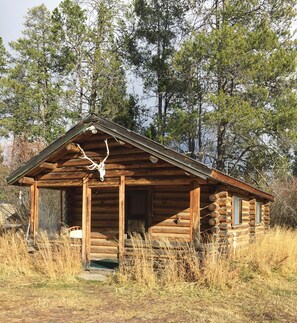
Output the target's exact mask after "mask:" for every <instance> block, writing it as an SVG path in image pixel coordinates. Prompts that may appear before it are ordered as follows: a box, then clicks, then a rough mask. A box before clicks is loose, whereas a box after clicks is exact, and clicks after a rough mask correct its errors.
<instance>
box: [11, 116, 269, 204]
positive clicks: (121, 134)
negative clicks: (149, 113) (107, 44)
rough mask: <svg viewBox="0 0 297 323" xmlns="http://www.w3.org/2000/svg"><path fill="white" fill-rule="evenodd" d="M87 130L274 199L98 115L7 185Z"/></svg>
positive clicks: (191, 171) (22, 169)
mask: <svg viewBox="0 0 297 323" xmlns="http://www.w3.org/2000/svg"><path fill="white" fill-rule="evenodd" d="M90 126H94V127H95V128H96V129H97V130H99V131H102V132H105V133H107V134H109V135H111V136H113V137H115V138H117V139H119V140H122V141H124V142H127V143H129V144H131V145H133V146H135V147H137V148H139V149H142V150H143V151H145V152H147V153H149V154H151V155H153V156H156V157H157V158H160V159H161V160H164V161H166V162H168V163H170V164H172V165H174V166H177V167H179V168H181V169H183V170H184V171H185V172H187V173H189V174H191V175H194V176H197V177H199V178H201V179H204V180H215V181H216V182H220V183H224V184H227V185H230V186H233V187H238V188H240V189H243V190H245V191H248V192H250V193H252V194H255V195H258V196H261V197H262V198H265V199H268V200H270V201H273V200H274V197H273V196H272V195H270V194H268V193H266V192H263V191H261V190H259V189H257V188H255V187H253V186H251V185H249V184H246V183H244V182H242V181H239V180H237V179H235V178H233V177H231V176H229V175H226V174H224V173H221V172H219V171H217V170H215V169H212V168H210V167H208V166H206V165H205V164H203V163H201V162H198V161H197V160H194V159H192V158H190V157H188V156H185V155H183V154H181V153H178V152H176V151H174V150H172V149H170V148H166V147H165V146H163V145H161V144H159V143H157V142H155V141H153V140H151V139H149V138H147V137H144V136H142V135H139V134H137V133H135V132H133V131H131V130H129V129H127V128H125V127H122V126H120V125H118V124H116V123H114V122H112V121H109V120H106V119H103V118H101V117H98V116H97V115H94V114H92V115H90V116H88V117H86V118H85V119H83V120H81V121H80V122H79V123H77V124H76V125H75V126H74V127H73V128H71V129H70V130H69V131H68V132H66V133H65V134H64V135H63V136H61V137H60V138H59V139H57V140H56V141H54V142H53V143H51V144H50V145H49V146H48V147H46V148H45V149H44V150H42V151H41V152H40V153H39V154H38V155H37V156H35V157H34V158H32V159H30V160H29V161H27V162H26V163H25V164H24V165H23V166H21V167H19V168H18V169H16V170H15V171H14V172H13V173H11V174H10V175H9V176H8V177H7V179H6V180H7V184H12V185H13V184H17V183H18V181H19V180H20V179H21V178H22V177H23V176H25V175H26V174H27V173H29V172H30V171H31V170H32V169H34V168H35V167H36V166H38V165H39V164H41V163H42V162H44V161H46V160H47V159H48V158H49V157H50V156H51V155H52V154H53V153H55V152H56V151H57V150H59V149H61V148H63V147H65V146H66V145H67V144H68V143H69V142H71V141H72V140H73V139H74V138H76V137H77V136H78V135H80V134H83V133H84V132H85V131H86V130H87V129H88V128H89V127H90Z"/></svg>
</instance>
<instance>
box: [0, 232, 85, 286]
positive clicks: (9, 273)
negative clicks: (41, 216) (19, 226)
mask: <svg viewBox="0 0 297 323" xmlns="http://www.w3.org/2000/svg"><path fill="white" fill-rule="evenodd" d="M54 240H55V242H54V243H53V242H52V241H50V239H49V237H48V236H47V234H46V233H42V234H41V235H40V236H39V238H38V242H36V247H37V249H38V250H37V251H36V252H34V253H29V252H28V247H27V243H26V241H25V239H24V237H23V235H20V234H16V233H6V234H4V235H2V236H0V279H16V280H17V279H19V278H29V279H30V278H42V279H49V280H63V281H65V280H71V279H74V277H75V276H76V275H77V274H78V273H79V272H80V271H81V256H80V250H78V249H77V247H73V246H71V241H70V239H69V238H68V237H59V238H58V237H56V239H54Z"/></svg>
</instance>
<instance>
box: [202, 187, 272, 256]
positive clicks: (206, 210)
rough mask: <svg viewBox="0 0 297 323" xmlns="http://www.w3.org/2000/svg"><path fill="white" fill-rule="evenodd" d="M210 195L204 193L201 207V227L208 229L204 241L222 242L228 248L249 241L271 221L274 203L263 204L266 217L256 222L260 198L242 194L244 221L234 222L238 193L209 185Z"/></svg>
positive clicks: (266, 227) (221, 244) (262, 231)
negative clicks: (272, 204) (257, 205)
mask: <svg viewBox="0 0 297 323" xmlns="http://www.w3.org/2000/svg"><path fill="white" fill-rule="evenodd" d="M212 190H213V191H214V193H213V194H210V195H209V196H208V199H207V198H206V197H207V195H206V193H204V195H203V196H204V198H202V200H201V201H202V205H203V206H204V207H202V208H201V217H202V218H201V223H202V225H201V229H202V228H203V230H202V232H203V233H206V234H205V235H204V239H203V241H202V242H214V243H218V245H219V246H220V249H221V250H225V251H226V252H228V251H230V250H232V249H233V250H234V249H236V248H237V247H241V246H244V245H247V244H248V243H250V242H252V241H254V240H255V239H256V238H258V237H260V236H261V235H263V234H264V232H265V231H266V230H268V228H269V225H270V204H269V203H267V204H264V203H263V205H262V211H261V212H262V213H261V215H262V221H261V223H256V202H257V199H255V198H253V199H250V197H249V196H242V195H240V197H241V198H242V223H241V224H238V225H234V223H233V197H234V196H237V194H236V193H233V192H229V191H227V190H220V189H218V188H216V189H214V188H213V187H212V188H209V190H208V193H211V191H212ZM260 202H263V201H260Z"/></svg>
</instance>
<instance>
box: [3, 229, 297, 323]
mask: <svg viewBox="0 0 297 323" xmlns="http://www.w3.org/2000/svg"><path fill="white" fill-rule="evenodd" d="M13 239H14V240H13ZM20 248H21V249H20ZM22 248H23V247H22V245H21V242H20V241H19V240H18V238H15V237H12V236H10V237H2V238H0V322H19V321H21V322H61V321H65V322H79V321H82V320H84V321H86V322H141V321H147V322H185V321H188V322H267V321H276V322H280V321H286V322H297V233H296V232H294V231H286V230H279V229H276V230H272V231H271V232H270V233H269V235H266V237H265V238H264V239H263V240H262V241H260V242H259V243H257V244H254V245H252V246H251V247H250V248H247V249H245V250H242V251H240V252H239V253H238V254H237V255H236V257H232V258H231V259H216V260H215V261H216V263H214V262H213V261H214V260H209V262H208V263H205V267H204V269H203V270H204V273H203V275H201V277H200V278H199V277H196V278H195V279H189V277H186V276H185V275H184V274H182V275H177V274H176V273H175V274H173V272H172V273H171V275H170V273H166V274H164V275H163V276H162V275H161V276H160V275H158V276H155V274H154V273H153V272H150V271H149V270H147V269H146V270H145V271H142V270H140V269H139V268H137V270H136V269H133V268H132V269H131V271H130V272H129V273H128V270H127V271H124V272H123V273H122V274H116V275H113V276H112V277H111V278H110V279H108V280H107V281H106V282H104V283H98V282H85V281H81V280H79V279H77V278H76V275H77V273H78V271H79V268H78V267H77V265H76V259H75V257H76V256H75V255H73V253H72V252H70V250H69V249H68V246H67V244H66V243H65V244H63V245H62V247H61V246H59V247H58V250H57V249H56V250H54V252H53V254H51V253H50V250H49V249H47V250H46V249H45V250H46V251H44V254H42V253H39V255H35V256H32V255H31V256H30V255H29V256H27V253H25V251H24V250H23V249H22ZM1 250H2V251H1ZM13 250H14V251H13ZM22 250H23V252H24V253H23V254H22ZM8 254H9V255H8ZM60 254H62V255H63V257H60V256H59V255H60ZM63 259H64V262H65V263H64V265H63V263H62V261H63ZM45 260H46V261H45ZM66 264H67V265H66ZM61 266H62V267H61ZM137 266H139V264H138V265H137ZM142 267H143V266H142ZM59 268H60V269H61V268H62V270H60V273H59ZM178 269H180V268H178V267H174V266H172V267H171V270H172V271H174V270H178ZM211 272H213V275H211ZM169 276H170V277H173V278H171V280H170V279H169V278H168V277H169ZM191 277H192V276H191ZM202 277H204V278H202ZM205 277H206V278H205Z"/></svg>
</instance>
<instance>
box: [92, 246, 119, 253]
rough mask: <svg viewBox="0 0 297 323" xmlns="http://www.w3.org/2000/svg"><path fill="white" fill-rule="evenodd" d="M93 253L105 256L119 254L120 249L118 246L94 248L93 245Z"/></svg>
mask: <svg viewBox="0 0 297 323" xmlns="http://www.w3.org/2000/svg"><path fill="white" fill-rule="evenodd" d="M91 253H101V254H103V253H105V254H110V253H111V254H117V253H118V247H117V246H114V247H113V246H111V247H107V246H93V245H91Z"/></svg>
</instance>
